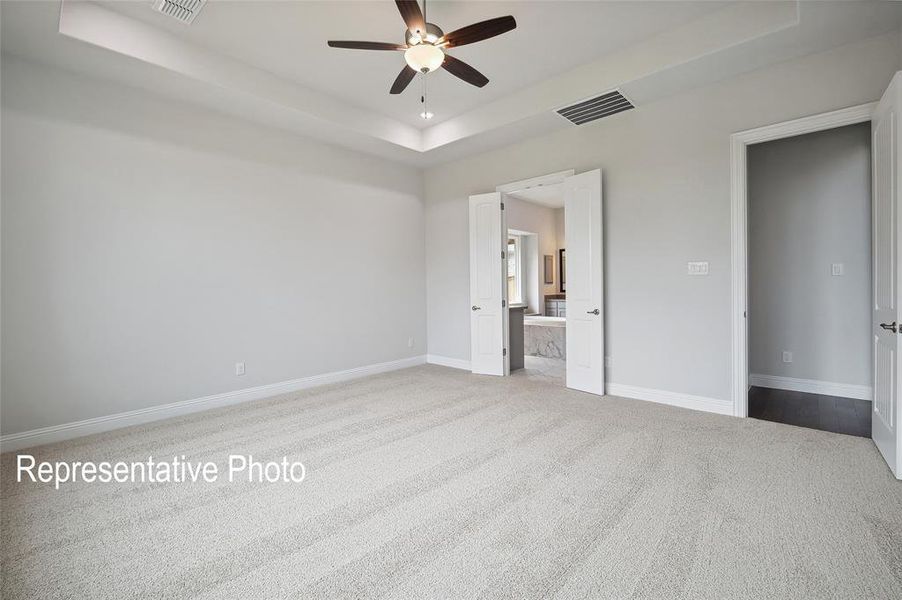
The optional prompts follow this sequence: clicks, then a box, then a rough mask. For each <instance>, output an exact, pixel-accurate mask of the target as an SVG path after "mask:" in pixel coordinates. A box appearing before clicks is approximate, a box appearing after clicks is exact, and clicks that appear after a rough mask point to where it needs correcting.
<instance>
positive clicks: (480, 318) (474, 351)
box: [468, 192, 509, 375]
mask: <svg viewBox="0 0 902 600" xmlns="http://www.w3.org/2000/svg"><path fill="white" fill-rule="evenodd" d="M506 248H507V231H506V224H505V219H504V211H503V210H502V204H501V194H500V193H498V192H493V193H491V194H480V195H478V196H470V306H469V307H468V308H469V311H470V368H471V370H472V371H473V372H474V373H479V374H482V375H506V374H507V373H508V370H509V368H508V356H507V351H506V349H505V347H504V346H505V344H506V340H507V324H508V318H507V317H508V315H507V307H506V305H507V285H506V284H507V281H506V276H507V273H506V266H507V262H506V261H505V260H504V252H505V250H506Z"/></svg>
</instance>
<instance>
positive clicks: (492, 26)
mask: <svg viewBox="0 0 902 600" xmlns="http://www.w3.org/2000/svg"><path fill="white" fill-rule="evenodd" d="M395 4H396V5H397V7H398V12H400V13H401V18H402V19H404V23H405V24H406V25H407V31H406V32H405V34H404V40H405V43H404V44H392V43H388V42H354V41H349V42H346V41H329V42H328V44H329V46H330V47H332V48H349V49H355V50H395V51H399V50H403V51H404V61H405V62H406V63H407V64H406V65H405V66H404V68H403V69H401V72H400V73H399V74H398V76H397V77H396V78H395V81H394V83H393V84H392V86H391V89H390V90H389V93H391V94H400V93H401V92H403V91H404V90H405V89H406V88H407V86H408V84H410V82H411V81H412V80H413V78H414V76H415V75H416V74H417V73H422V74H423V75H426V74H428V73H431V72H433V71H435V70H437V69H438V68H440V67H441V68H444V69H445V70H446V71H448V72H449V73H451V74H452V75H454V76H455V77H458V78H459V79H463V80H464V81H466V82H467V83H469V84H471V85H474V86H476V87H483V86H484V85H486V84H487V83H488V82H489V79H488V77H486V76H485V75H483V74H482V73H480V72H479V71H477V70H476V69H474V68H473V67H471V66H470V65H468V64H467V63H465V62H463V61H461V60H458V59H456V58H454V57H453V56H451V55H450V54H448V53H447V51H448V50H449V49H451V48H455V47H457V46H463V45H465V44H473V43H476V42H481V41H482V40H486V39H488V38H491V37H495V36H496V35H501V34H502V33H505V32H508V31H510V30H512V29H514V28H516V27H517V22H516V21H515V20H514V18H513V17H512V16H506V17H496V18H494V19H489V20H487V21H482V22H479V23H474V24H472V25H467V26H466V27H462V28H460V29H456V30H454V31H452V32H451V33H448V34H446V33H445V32H444V31H442V29H441V28H440V27H439V26H438V25H435V24H433V23H427V22H426V18H425V16H424V14H423V11H422V10H420V5H419V3H418V2H417V0H395ZM425 7H426V2H425V0H423V8H424V9H425ZM421 101H422V102H423V112H422V113H420V117H422V118H423V119H431V118H432V116H433V115H432V113H431V112H429V111H427V110H426V106H425V104H426V93H425V91H424V92H423V95H422V96H421Z"/></svg>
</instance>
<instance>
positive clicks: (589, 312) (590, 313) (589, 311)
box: [586, 308, 598, 315]
mask: <svg viewBox="0 0 902 600" xmlns="http://www.w3.org/2000/svg"><path fill="white" fill-rule="evenodd" d="M586 314H587V315H597V314H598V309H597V308H596V309H595V310H587V311H586Z"/></svg>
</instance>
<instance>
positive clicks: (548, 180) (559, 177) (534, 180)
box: [495, 169, 576, 194]
mask: <svg viewBox="0 0 902 600" xmlns="http://www.w3.org/2000/svg"><path fill="white" fill-rule="evenodd" d="M575 174H576V171H574V170H573V169H567V170H566V171H557V172H555V173H548V174H547V175H539V176H538V177H530V178H529V179H521V180H520V181H512V182H510V183H505V184H503V185H499V186H496V187H495V191H496V192H501V193H502V194H513V193H514V192H522V191H523V190H527V189H529V188H531V187H535V186H537V185H542V186H545V185H554V184H556V183H563V181H564V179H566V178H567V177H572V176H573V175H575Z"/></svg>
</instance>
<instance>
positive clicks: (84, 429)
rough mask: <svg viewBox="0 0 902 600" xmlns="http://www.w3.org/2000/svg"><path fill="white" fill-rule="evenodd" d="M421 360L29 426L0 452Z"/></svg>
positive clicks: (0, 441) (2, 442)
mask: <svg viewBox="0 0 902 600" xmlns="http://www.w3.org/2000/svg"><path fill="white" fill-rule="evenodd" d="M425 362H426V356H425V355H419V356H412V357H410V358H402V359H399V360H392V361H388V362H383V363H376V364H372V365H365V366H362V367H355V368H353V369H345V370H343V371H333V372H331V373H322V374H320V375H311V376H309V377H302V378H300V379H292V380H289V381H281V382H278V383H270V384H267V385H261V386H257V387H252V388H246V389H243V390H235V391H231V392H224V393H221V394H213V395H210V396H204V397H202V398H194V399H192V400H182V401H180V402H172V403H170V404H163V405H160V406H149V407H147V408H141V409H138V410H130V411H128V412H121V413H116V414H114V415H107V416H103V417H94V418H92V419H85V420H84V421H75V422H73V423H63V424H62V425H52V426H50V427H42V428H40V429H32V430H31V431H23V432H21V433H12V434H9V435H4V436H0V452H10V451H13V450H21V449H22V448H28V447H31V446H40V445H42V444H50V443H53V442H61V441H64V440H70V439H74V438H77V437H82V436H85V435H91V434H94V433H101V432H103V431H110V430H113V429H120V428H122V427H129V426H131V425H141V424H142V423H150V422H152V421H160V420H163V419H169V418H171V417H177V416H180V415H187V414H190V413H195V412H201V411H204V410H210V409H212V408H220V407H223V406H229V405H232V404H240V403H242V402H250V401H252V400H261V399H263V398H269V397H271V396H278V395H280V394H287V393H290V392H296V391H298V390H302V389H306V388H311V387H316V386H319V385H326V384H330V383H340V382H342V381H348V380H350V379H357V378H358V377H366V376H367V375H376V374H378V373H386V372H388V371H396V370H398V369H406V368H408V367H415V366H417V365H422V364H425Z"/></svg>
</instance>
